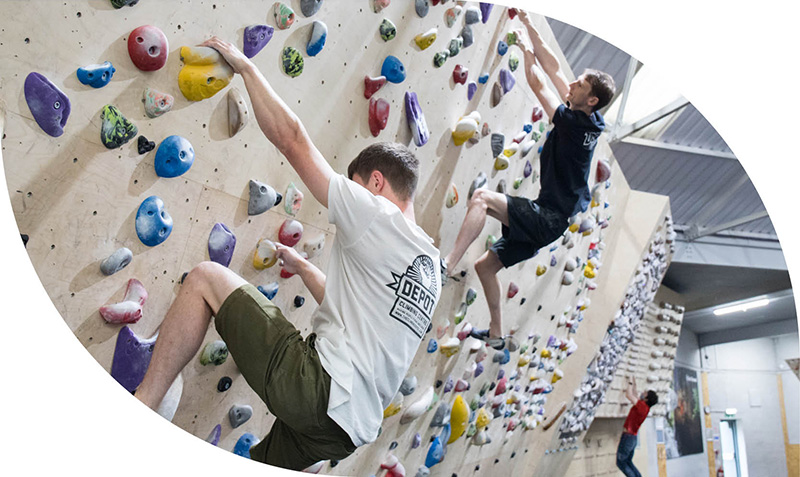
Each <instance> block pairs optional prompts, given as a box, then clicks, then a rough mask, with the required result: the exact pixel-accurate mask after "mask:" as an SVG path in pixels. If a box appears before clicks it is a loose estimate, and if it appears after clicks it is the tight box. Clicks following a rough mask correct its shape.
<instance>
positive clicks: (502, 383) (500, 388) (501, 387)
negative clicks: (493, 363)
mask: <svg viewBox="0 0 800 477" xmlns="http://www.w3.org/2000/svg"><path fill="white" fill-rule="evenodd" d="M501 371H502V370H501ZM507 384H508V380H507V379H506V377H505V376H503V377H502V378H500V380H499V381H497V387H495V388H494V395H495V396H499V395H501V394H504V393H505V392H506V386H507Z"/></svg>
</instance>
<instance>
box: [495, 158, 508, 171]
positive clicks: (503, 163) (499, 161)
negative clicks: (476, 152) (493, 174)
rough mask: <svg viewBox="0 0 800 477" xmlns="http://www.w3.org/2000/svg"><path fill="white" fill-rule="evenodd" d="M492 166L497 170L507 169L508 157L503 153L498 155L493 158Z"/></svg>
mask: <svg viewBox="0 0 800 477" xmlns="http://www.w3.org/2000/svg"><path fill="white" fill-rule="evenodd" d="M494 168H495V169H497V170H498V171H502V170H505V169H508V158H507V157H506V156H504V155H502V154H501V155H499V156H497V157H495V158H494Z"/></svg>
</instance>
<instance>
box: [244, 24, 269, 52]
mask: <svg viewBox="0 0 800 477" xmlns="http://www.w3.org/2000/svg"><path fill="white" fill-rule="evenodd" d="M274 32H275V28H273V27H271V26H269V25H250V26H249V27H245V29H244V49H243V50H242V52H243V53H244V56H246V57H248V58H252V57H254V56H256V55H257V54H258V52H259V51H261V50H262V49H263V48H264V47H265V46H267V43H269V41H270V40H271V39H272V34H273V33H274Z"/></svg>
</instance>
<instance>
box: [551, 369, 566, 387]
mask: <svg viewBox="0 0 800 477" xmlns="http://www.w3.org/2000/svg"><path fill="white" fill-rule="evenodd" d="M563 377H564V371H561V370H560V369H556V370H555V372H554V373H553V377H552V378H551V379H550V382H551V383H552V384H555V383H557V382H558V381H559V380H560V379H561V378H563Z"/></svg>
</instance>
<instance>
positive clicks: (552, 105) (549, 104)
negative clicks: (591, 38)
mask: <svg viewBox="0 0 800 477" xmlns="http://www.w3.org/2000/svg"><path fill="white" fill-rule="evenodd" d="M517 38H518V39H517V45H518V46H519V48H520V50H522V56H523V58H524V61H525V79H526V80H527V81H528V86H530V87H531V90H533V94H535V95H536V98H537V99H538V100H539V103H541V104H542V108H543V109H544V112H545V113H547V117H548V118H550V121H552V120H553V115H554V114H555V111H556V109H557V108H558V107H559V106H560V105H561V101H559V100H558V98H557V97H556V95H555V94H554V93H553V92H552V91H551V90H550V88H548V87H547V84H546V83H545V78H544V73H542V70H541V68H539V66H538V65H537V64H536V58H535V56H534V54H533V50H531V49H530V47H529V46H528V45H527V44H526V43H525V41H524V40H523V39H522V38H521V37H520V36H519V35H518V36H517Z"/></svg>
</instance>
